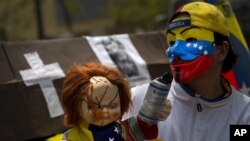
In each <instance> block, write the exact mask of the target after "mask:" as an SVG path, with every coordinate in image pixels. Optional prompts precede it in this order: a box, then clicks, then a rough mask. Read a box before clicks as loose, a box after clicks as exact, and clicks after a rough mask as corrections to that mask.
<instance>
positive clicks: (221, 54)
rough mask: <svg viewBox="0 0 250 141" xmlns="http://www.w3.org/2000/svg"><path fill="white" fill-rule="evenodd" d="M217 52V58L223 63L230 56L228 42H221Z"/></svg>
mask: <svg viewBox="0 0 250 141" xmlns="http://www.w3.org/2000/svg"><path fill="white" fill-rule="evenodd" d="M216 50H217V51H216V54H215V55H216V57H217V58H218V60H219V61H223V60H224V59H225V58H226V56H227V54H228V50H229V43H228V42H227V41H223V42H221V43H220V44H219V45H216Z"/></svg>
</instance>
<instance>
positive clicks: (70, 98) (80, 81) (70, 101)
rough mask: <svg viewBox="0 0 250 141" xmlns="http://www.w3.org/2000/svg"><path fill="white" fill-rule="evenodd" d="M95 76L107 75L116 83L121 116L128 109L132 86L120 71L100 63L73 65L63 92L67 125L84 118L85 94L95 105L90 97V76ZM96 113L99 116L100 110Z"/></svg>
mask: <svg viewBox="0 0 250 141" xmlns="http://www.w3.org/2000/svg"><path fill="white" fill-rule="evenodd" d="M93 76H103V77H106V78H107V79H108V80H109V81H110V82H111V83H113V84H114V85H116V86H117V87H118V89H119V96H120V103H121V116H122V115H123V114H124V113H125V112H127V111H128V109H129V106H130V104H131V103H132V102H131V93H130V88H129V84H128V82H127V81H126V80H125V79H124V77H123V75H122V74H121V73H120V72H119V71H117V70H115V69H112V68H109V67H107V66H105V65H102V64H99V63H87V64H85V65H73V66H72V67H71V68H70V69H69V71H68V73H67V74H66V78H65V80H64V84H63V89H62V93H61V100H62V105H63V107H64V111H65V115H64V116H65V118H64V124H65V125H66V126H74V125H77V124H78V123H79V122H80V121H81V120H82V119H81V111H82V109H81V103H82V102H83V96H87V99H88V101H89V102H88V103H89V104H90V106H91V107H93V106H92V103H91V100H90V98H89V97H88V92H89V89H90V78H91V77H93ZM96 111H98V110H96ZM95 113H96V116H97V117H98V112H95ZM120 118H121V117H120Z"/></svg>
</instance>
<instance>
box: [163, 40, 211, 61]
mask: <svg viewBox="0 0 250 141" xmlns="http://www.w3.org/2000/svg"><path fill="white" fill-rule="evenodd" d="M213 53H214V47H213V44H212V43H211V42H209V41H202V40H198V41H193V42H186V41H182V40H177V41H176V43H175V44H174V45H173V46H171V47H169V48H168V49H167V51H166V54H167V56H168V58H169V59H170V63H172V62H173V60H174V59H175V58H180V59H181V60H184V61H191V60H194V59H196V58H197V57H198V56H203V55H204V56H205V55H213Z"/></svg>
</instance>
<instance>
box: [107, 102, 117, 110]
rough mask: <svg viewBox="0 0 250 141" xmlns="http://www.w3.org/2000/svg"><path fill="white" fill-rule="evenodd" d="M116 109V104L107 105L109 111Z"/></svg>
mask: <svg viewBox="0 0 250 141" xmlns="http://www.w3.org/2000/svg"><path fill="white" fill-rule="evenodd" d="M116 107H117V104H116V103H112V104H110V105H109V108H110V109H114V108H116Z"/></svg>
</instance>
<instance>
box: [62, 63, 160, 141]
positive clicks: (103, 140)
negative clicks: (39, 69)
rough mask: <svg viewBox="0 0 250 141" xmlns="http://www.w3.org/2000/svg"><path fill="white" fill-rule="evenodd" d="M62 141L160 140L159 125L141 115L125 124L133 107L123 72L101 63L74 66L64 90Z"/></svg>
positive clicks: (66, 80)
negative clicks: (127, 114)
mask: <svg viewBox="0 0 250 141" xmlns="http://www.w3.org/2000/svg"><path fill="white" fill-rule="evenodd" d="M61 99H62V104H63V107H64V110H65V119H64V124H65V125H66V126H67V127H69V128H70V129H69V130H68V131H66V132H65V133H64V137H63V138H62V141H83V140H84V141H121V140H128V141H143V140H152V139H156V138H157V136H158V128H157V124H151V123H148V122H146V121H143V120H142V119H140V118H139V117H138V116H135V117H131V118H129V119H127V120H125V121H121V118H122V115H123V114H124V113H125V112H127V111H128V109H129V107H130V106H131V105H132V104H131V93H130V88H129V85H128V82H127V81H126V80H125V79H124V78H123V76H122V74H120V72H119V71H117V70H115V69H112V68H109V67H107V66H104V65H102V64H98V63H88V64H85V65H83V66H82V65H74V66H73V67H72V68H71V69H70V70H69V72H68V73H67V75H66V78H65V81H64V85H63V89H62V95H61Z"/></svg>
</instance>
